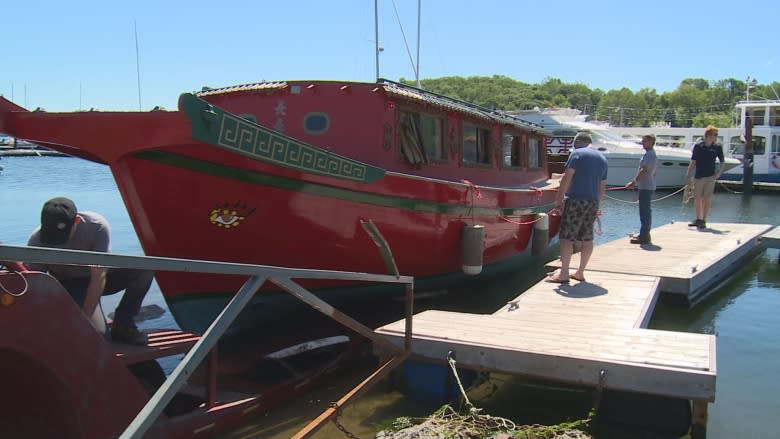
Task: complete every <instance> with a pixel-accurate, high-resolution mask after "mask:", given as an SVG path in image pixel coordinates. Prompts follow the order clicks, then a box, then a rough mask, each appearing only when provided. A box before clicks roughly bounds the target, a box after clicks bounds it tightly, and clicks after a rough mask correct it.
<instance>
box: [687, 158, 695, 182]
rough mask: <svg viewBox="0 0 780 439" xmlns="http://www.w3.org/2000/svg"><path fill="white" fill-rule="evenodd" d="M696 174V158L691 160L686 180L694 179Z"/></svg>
mask: <svg viewBox="0 0 780 439" xmlns="http://www.w3.org/2000/svg"><path fill="white" fill-rule="evenodd" d="M695 175H696V160H691V163H689V164H688V171H687V172H686V173H685V180H686V181H691V180H693V177H694V176H695Z"/></svg>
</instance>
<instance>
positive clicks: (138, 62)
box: [133, 21, 141, 111]
mask: <svg viewBox="0 0 780 439" xmlns="http://www.w3.org/2000/svg"><path fill="white" fill-rule="evenodd" d="M133 30H134V31H135V73H136V75H137V78H138V111H141V55H140V54H139V50H138V24H137V23H136V21H133Z"/></svg>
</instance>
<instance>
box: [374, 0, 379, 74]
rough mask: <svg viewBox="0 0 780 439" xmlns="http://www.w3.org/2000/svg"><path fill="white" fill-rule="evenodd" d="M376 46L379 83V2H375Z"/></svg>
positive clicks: (377, 0)
mask: <svg viewBox="0 0 780 439" xmlns="http://www.w3.org/2000/svg"><path fill="white" fill-rule="evenodd" d="M374 44H375V49H374V50H375V53H374V58H376V80H377V81H379V0H374Z"/></svg>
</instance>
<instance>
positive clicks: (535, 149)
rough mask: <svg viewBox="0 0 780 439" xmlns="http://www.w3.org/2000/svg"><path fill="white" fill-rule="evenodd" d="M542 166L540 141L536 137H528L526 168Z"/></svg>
mask: <svg viewBox="0 0 780 439" xmlns="http://www.w3.org/2000/svg"><path fill="white" fill-rule="evenodd" d="M541 167H542V142H540V141H539V138H538V137H529V138H528V169H533V168H541Z"/></svg>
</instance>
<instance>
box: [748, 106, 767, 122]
mask: <svg viewBox="0 0 780 439" xmlns="http://www.w3.org/2000/svg"><path fill="white" fill-rule="evenodd" d="M765 113H766V111H765V110H764V109H763V108H753V109H748V118H749V119H750V121H751V122H753V126H758V125H764V114H765Z"/></svg>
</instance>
